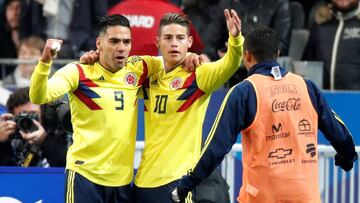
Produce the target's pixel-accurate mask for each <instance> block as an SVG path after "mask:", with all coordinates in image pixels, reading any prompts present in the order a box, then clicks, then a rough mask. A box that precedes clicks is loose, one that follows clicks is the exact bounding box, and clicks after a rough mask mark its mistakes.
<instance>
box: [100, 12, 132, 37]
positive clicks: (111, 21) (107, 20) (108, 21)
mask: <svg viewBox="0 0 360 203" xmlns="http://www.w3.org/2000/svg"><path fill="white" fill-rule="evenodd" d="M117 25H119V26H124V27H128V28H129V29H130V22H129V20H128V19H127V18H126V17H125V16H123V15H120V14H112V15H109V16H105V17H103V18H101V19H100V22H99V24H98V28H99V33H105V32H106V29H107V28H108V27H109V26H117Z"/></svg>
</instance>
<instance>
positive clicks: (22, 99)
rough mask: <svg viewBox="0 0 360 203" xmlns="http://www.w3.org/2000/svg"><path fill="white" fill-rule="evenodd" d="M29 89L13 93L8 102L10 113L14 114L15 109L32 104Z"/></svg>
mask: <svg viewBox="0 0 360 203" xmlns="http://www.w3.org/2000/svg"><path fill="white" fill-rule="evenodd" d="M29 90H30V88H29V87H23V88H18V89H17V90H15V92H13V93H11V94H10V96H9V99H8V100H7V102H6V108H7V110H8V112H9V113H12V114H13V113H14V109H15V108H16V107H18V106H22V105H25V104H27V103H28V102H30V97H29Z"/></svg>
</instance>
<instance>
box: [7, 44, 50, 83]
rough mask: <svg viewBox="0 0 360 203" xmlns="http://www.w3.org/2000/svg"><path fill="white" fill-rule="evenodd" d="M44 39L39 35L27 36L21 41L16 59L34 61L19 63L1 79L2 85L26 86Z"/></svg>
mask: <svg viewBox="0 0 360 203" xmlns="http://www.w3.org/2000/svg"><path fill="white" fill-rule="evenodd" d="M44 46H45V41H44V40H43V39H41V38H39V37H29V38H25V39H23V40H22V41H21V45H20V48H19V53H18V59H23V60H34V63H21V64H19V65H18V66H17V67H16V68H15V71H14V72H13V73H11V74H10V75H8V76H7V77H6V78H5V79H4V80H3V83H2V85H3V87H6V88H8V89H14V88H17V87H28V86H29V85H30V77H31V74H32V72H33V71H34V68H35V65H36V61H37V59H38V58H39V57H40V56H41V52H42V49H43V48H44Z"/></svg>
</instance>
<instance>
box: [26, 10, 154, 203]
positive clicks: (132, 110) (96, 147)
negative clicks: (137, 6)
mask: <svg viewBox="0 0 360 203" xmlns="http://www.w3.org/2000/svg"><path fill="white" fill-rule="evenodd" d="M99 26H100V32H99V36H98V38H97V39H96V46H97V49H98V50H99V52H100V53H99V57H100V58H99V61H98V62H97V63H95V64H94V65H84V64H79V63H70V64H68V65H66V66H65V67H63V68H61V69H60V70H59V71H57V72H56V73H55V74H54V76H53V77H52V78H50V79H49V80H48V75H49V72H50V67H51V62H52V59H53V52H52V51H51V46H52V44H54V43H55V42H56V41H57V40H47V42H46V45H45V48H44V50H43V53H42V55H41V57H40V60H39V62H38V65H37V66H36V68H35V71H34V73H33V75H32V78H31V86H30V98H31V101H32V102H33V103H35V104H42V103H47V102H50V101H52V100H55V99H57V98H59V97H61V96H62V95H64V94H68V96H69V102H70V107H71V117H72V118H71V120H72V124H73V129H74V133H73V144H72V145H71V146H70V148H69V150H68V153H67V163H66V177H67V181H66V192H65V193H66V197H65V198H66V199H65V201H66V202H67V203H72V202H75V203H79V202H86V203H92V202H131V201H132V200H131V194H132V192H131V188H130V183H131V182H132V179H133V155H134V148H135V136H136V128H137V94H138V91H139V88H140V87H141V85H142V84H143V83H144V81H145V79H146V78H147V77H148V76H150V75H152V74H154V73H156V72H158V67H160V66H161V65H160V63H161V61H159V59H156V58H153V57H145V56H144V57H130V58H128V55H129V52H130V49H131V33H130V25H129V21H128V20H127V19H126V18H125V17H124V16H121V15H111V16H108V17H104V18H103V19H102V20H101V21H100V24H99ZM59 42H61V41H59Z"/></svg>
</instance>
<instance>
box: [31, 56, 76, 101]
mask: <svg viewBox="0 0 360 203" xmlns="http://www.w3.org/2000/svg"><path fill="white" fill-rule="evenodd" d="M51 64H52V63H51V62H50V63H44V62H41V61H39V62H38V64H37V66H36V67H35V70H34V73H33V74H32V76H31V83H30V95H29V96H30V100H31V102H32V103H34V104H44V103H48V102H50V101H53V100H56V99H58V98H60V97H61V96H63V95H64V94H65V93H68V92H71V91H73V90H75V89H76V88H77V86H78V81H79V80H78V78H79V72H78V70H77V68H76V66H75V64H72V63H70V64H67V65H66V66H64V67H63V68H61V69H60V70H58V71H57V72H56V73H55V74H54V75H53V76H52V77H51V78H50V79H48V76H49V73H50V68H51Z"/></svg>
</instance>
